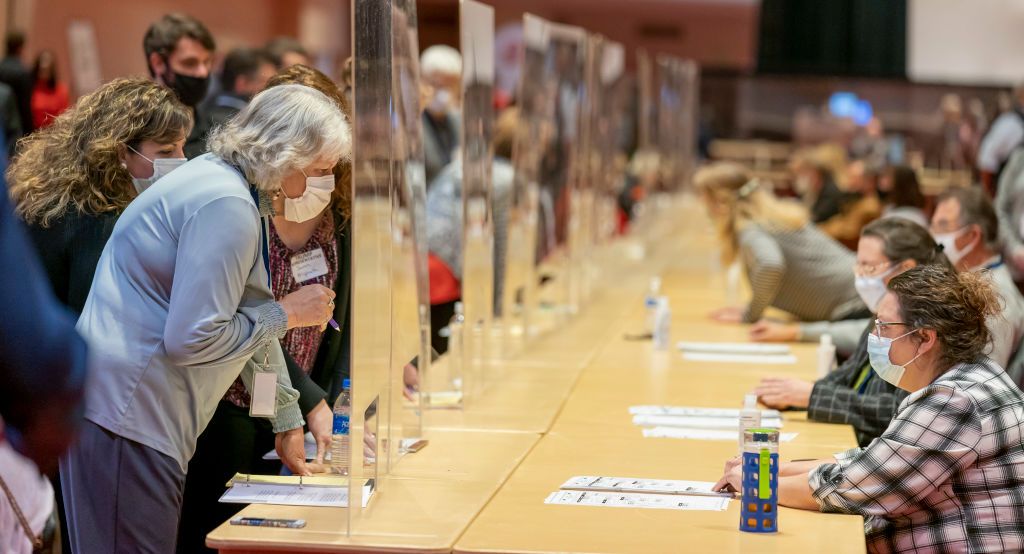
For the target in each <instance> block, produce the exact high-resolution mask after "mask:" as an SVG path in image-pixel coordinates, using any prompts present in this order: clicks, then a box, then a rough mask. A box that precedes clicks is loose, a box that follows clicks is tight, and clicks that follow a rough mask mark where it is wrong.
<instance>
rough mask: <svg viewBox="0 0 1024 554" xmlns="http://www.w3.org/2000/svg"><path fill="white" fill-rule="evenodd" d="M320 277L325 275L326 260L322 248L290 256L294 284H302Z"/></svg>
mask: <svg viewBox="0 0 1024 554" xmlns="http://www.w3.org/2000/svg"><path fill="white" fill-rule="evenodd" d="M322 275H327V258H326V257H325V256H324V249H323V248H317V249H315V250H310V251H309V252H303V253H301V254H296V255H294V256H292V276H294V277H295V282H296V283H304V282H306V281H309V280H310V279H316V278H317V277H320V276H322Z"/></svg>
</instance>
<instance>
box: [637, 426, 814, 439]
mask: <svg viewBox="0 0 1024 554" xmlns="http://www.w3.org/2000/svg"><path fill="white" fill-rule="evenodd" d="M643 433H644V436H645V437H649V438H657V439H694V440H705V441H732V442H736V439H737V434H736V431H725V430H721V429H687V428H685V427H650V428H647V429H644V430H643ZM796 436H797V433H779V440H780V441H781V442H790V441H792V440H793V439H795V438H796Z"/></svg>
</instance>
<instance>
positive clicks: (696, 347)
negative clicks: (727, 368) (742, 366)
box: [676, 342, 792, 354]
mask: <svg viewBox="0 0 1024 554" xmlns="http://www.w3.org/2000/svg"><path fill="white" fill-rule="evenodd" d="M676 347H677V348H679V349H680V350H685V351H687V352H708V353H715V354H790V353H791V352H792V351H791V350H790V349H789V345H786V344H756V343H749V342H680V343H678V344H676Z"/></svg>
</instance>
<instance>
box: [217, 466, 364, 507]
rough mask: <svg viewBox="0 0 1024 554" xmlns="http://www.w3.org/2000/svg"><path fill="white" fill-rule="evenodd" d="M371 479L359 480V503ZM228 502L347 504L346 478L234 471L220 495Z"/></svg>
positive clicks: (286, 504) (314, 504) (298, 504)
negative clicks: (224, 490) (360, 486)
mask: <svg viewBox="0 0 1024 554" xmlns="http://www.w3.org/2000/svg"><path fill="white" fill-rule="evenodd" d="M373 489H374V486H373V480H372V479H370V480H368V481H366V482H365V483H363V491H362V505H363V507H364V508H365V507H366V506H367V503H369V501H370V497H371V496H372V495H373ZM220 501H221V502H224V503H228V504H279V505H283V506H323V507H328V508H346V507H348V478H347V477H341V476H336V475H325V476H312V477H301V478H300V477H298V476H296V475H246V474H243V473H238V474H236V475H235V476H234V477H233V478H232V479H231V481H230V482H228V490H227V492H225V493H224V495H223V496H221V497H220Z"/></svg>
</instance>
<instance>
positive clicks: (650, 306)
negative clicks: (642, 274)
mask: <svg viewBox="0 0 1024 554" xmlns="http://www.w3.org/2000/svg"><path fill="white" fill-rule="evenodd" d="M660 295H661V277H651V282H650V284H649V285H648V286H647V295H646V296H644V309H645V310H646V312H647V316H646V317H647V320H646V323H645V326H646V328H645V329H644V331H645V332H647V333H650V334H651V335H654V325H655V321H654V312H655V311H656V310H657V309H658V297H659V296H660Z"/></svg>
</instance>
